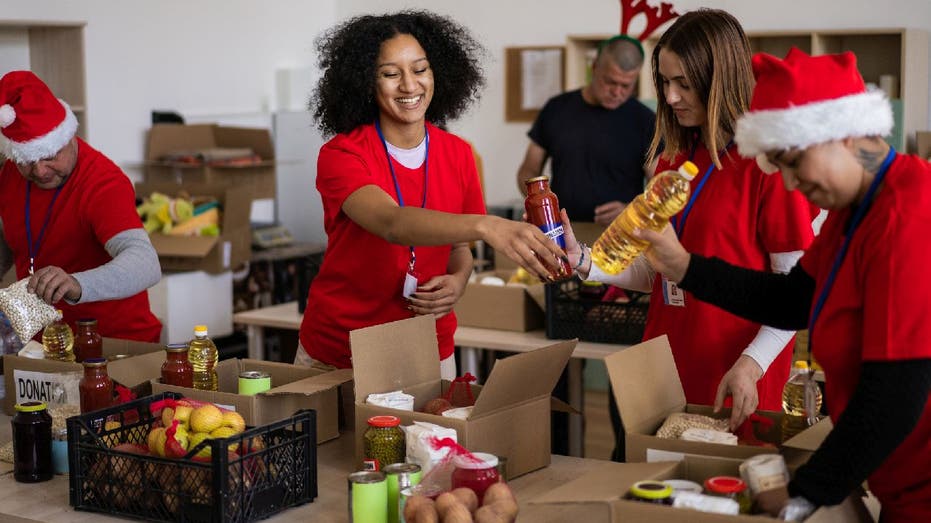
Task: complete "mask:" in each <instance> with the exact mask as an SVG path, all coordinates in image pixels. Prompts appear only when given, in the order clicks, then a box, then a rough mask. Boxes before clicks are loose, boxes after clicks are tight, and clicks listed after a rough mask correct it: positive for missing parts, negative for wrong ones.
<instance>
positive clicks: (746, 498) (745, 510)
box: [705, 476, 753, 514]
mask: <svg viewBox="0 0 931 523" xmlns="http://www.w3.org/2000/svg"><path fill="white" fill-rule="evenodd" d="M705 493H706V494H708V495H711V496H720V497H724V498H731V499H733V500H734V501H736V502H737V504H738V505H740V513H741V514H749V513H750V508H751V506H752V504H753V500H751V499H750V491H749V490H747V484H746V483H744V481H743V480H742V479H740V478H737V477H734V476H714V477H711V478H708V479H706V480H705Z"/></svg>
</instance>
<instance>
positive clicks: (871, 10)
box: [337, 0, 931, 204]
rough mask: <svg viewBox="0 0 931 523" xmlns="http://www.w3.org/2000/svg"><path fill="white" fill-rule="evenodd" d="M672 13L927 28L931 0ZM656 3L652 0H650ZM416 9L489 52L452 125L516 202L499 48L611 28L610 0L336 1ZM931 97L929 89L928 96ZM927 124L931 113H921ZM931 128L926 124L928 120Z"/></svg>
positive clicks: (716, 1)
mask: <svg viewBox="0 0 931 523" xmlns="http://www.w3.org/2000/svg"><path fill="white" fill-rule="evenodd" d="M670 1H672V3H673V4H674V6H675V7H676V9H677V10H678V11H679V12H685V11H688V10H691V9H696V8H698V7H714V8H719V9H725V10H727V11H729V12H731V13H732V14H734V15H735V16H736V17H737V18H738V20H740V22H741V23H742V24H743V26H744V29H745V30H747V31H762V30H770V29H771V30H786V29H827V28H838V29H854V28H870V27H873V28H892V27H914V28H920V29H925V30H929V31H931V1H929V0H889V1H886V2H876V1H866V0H814V1H813V0H779V1H772V0H769V1H762V0H705V1H696V0H670ZM650 3H651V4H653V5H656V4H658V3H659V0H650ZM407 7H422V8H426V9H430V10H433V11H435V12H438V13H442V14H446V15H449V16H452V17H454V18H455V19H457V20H458V21H460V22H461V23H462V24H464V25H465V26H466V27H468V28H469V29H470V30H472V32H473V33H474V34H475V35H476V36H477V37H478V38H479V40H480V41H481V42H482V44H483V45H485V47H486V48H487V49H488V51H489V54H490V57H489V60H488V61H487V62H486V65H485V72H486V75H487V77H488V87H487V89H486V91H485V93H484V95H483V97H482V100H481V104H480V105H479V106H478V107H477V108H474V109H473V110H472V111H471V112H470V113H469V114H468V115H466V116H465V117H464V118H462V119H460V120H459V121H458V122H453V123H452V124H451V125H450V128H451V130H453V131H454V132H456V133H458V134H461V135H462V136H463V137H466V138H468V139H469V140H471V141H472V142H473V143H474V144H475V147H476V148H477V149H478V151H479V152H480V153H481V154H482V157H483V160H484V166H485V186H486V189H487V190H486V192H487V200H488V203H489V204H503V203H511V202H512V201H514V200H518V192H517V185H516V182H515V174H516V172H517V167H518V165H519V164H520V162H521V160H522V159H523V155H524V150H525V149H526V147H527V138H526V132H527V130H528V129H529V127H530V125H529V124H523V123H520V124H512V123H505V122H504V78H503V75H504V48H505V47H507V46H525V45H562V44H564V43H565V41H566V35H568V34H590V33H616V32H617V30H618V26H619V21H620V8H619V3H618V1H617V0H571V1H568V0H472V1H470V2H468V1H462V0H429V1H428V0H407V1H405V0H341V1H340V2H339V3H338V6H337V16H338V17H339V19H343V18H346V17H348V16H350V15H354V14H358V13H361V12H374V13H379V12H385V11H393V10H398V9H402V8H407ZM929 98H931V94H929ZM928 119H929V122H931V115H929V116H928ZM928 128H929V129H931V125H928Z"/></svg>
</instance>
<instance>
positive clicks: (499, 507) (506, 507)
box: [485, 499, 518, 521]
mask: <svg viewBox="0 0 931 523" xmlns="http://www.w3.org/2000/svg"><path fill="white" fill-rule="evenodd" d="M485 506H486V507H488V508H490V509H492V510H494V511H495V512H496V513H497V514H498V515H499V516H501V517H502V519H504V521H514V520H515V519H517V510H518V508H517V502H516V501H514V500H513V499H499V500H498V501H495V502H494V503H486V504H485Z"/></svg>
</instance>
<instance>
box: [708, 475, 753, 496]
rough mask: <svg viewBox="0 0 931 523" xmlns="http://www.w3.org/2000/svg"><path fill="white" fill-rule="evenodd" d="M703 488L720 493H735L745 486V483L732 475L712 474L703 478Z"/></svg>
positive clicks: (742, 489)
mask: <svg viewBox="0 0 931 523" xmlns="http://www.w3.org/2000/svg"><path fill="white" fill-rule="evenodd" d="M705 488H706V489H708V491H710V492H717V493H720V494H737V493H738V492H743V491H744V490H745V489H746V488H747V484H746V483H744V482H743V480H742V479H740V478H735V477H733V476H714V477H713V478H708V479H706V480H705Z"/></svg>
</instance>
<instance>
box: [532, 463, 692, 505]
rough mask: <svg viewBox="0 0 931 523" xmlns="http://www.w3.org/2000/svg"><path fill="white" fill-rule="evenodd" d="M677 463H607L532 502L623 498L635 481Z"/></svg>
mask: <svg viewBox="0 0 931 523" xmlns="http://www.w3.org/2000/svg"><path fill="white" fill-rule="evenodd" d="M676 466H677V463H675V462H663V463H605V465H604V466H601V467H599V468H597V469H594V470H592V471H590V472H588V473H586V474H584V475H582V476H580V477H578V478H577V479H574V480H572V481H570V482H568V483H566V484H564V485H562V486H561V487H557V488H555V489H553V490H550V491H548V492H546V493H544V494H541V495H539V496H537V497H535V498H532V499H531V500H530V503H591V502H598V501H613V500H616V499H620V498H622V497H624V494H626V493H627V491H628V490H630V486H631V485H633V484H634V483H636V482H638V481H640V480H642V479H646V478H654V477H657V476H658V475H661V474H663V473H667V472H668V471H671V470H673V469H675V468H676Z"/></svg>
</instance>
